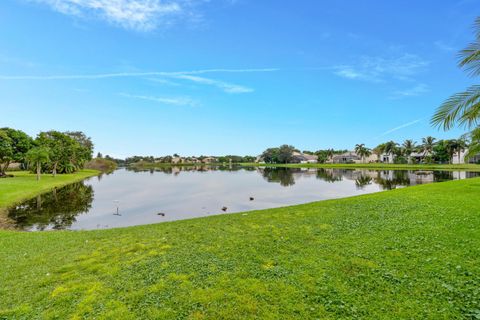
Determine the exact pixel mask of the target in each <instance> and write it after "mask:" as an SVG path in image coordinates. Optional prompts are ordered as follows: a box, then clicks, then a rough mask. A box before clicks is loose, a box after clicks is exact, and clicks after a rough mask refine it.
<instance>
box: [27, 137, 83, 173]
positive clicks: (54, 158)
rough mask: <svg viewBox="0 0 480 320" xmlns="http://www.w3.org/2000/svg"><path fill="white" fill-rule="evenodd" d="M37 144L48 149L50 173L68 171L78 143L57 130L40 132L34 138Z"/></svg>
mask: <svg viewBox="0 0 480 320" xmlns="http://www.w3.org/2000/svg"><path fill="white" fill-rule="evenodd" d="M36 142H37V144H38V145H40V146H43V147H45V149H46V150H48V151H49V155H48V156H49V159H50V160H49V161H50V162H51V168H50V169H51V171H52V175H53V176H54V177H55V176H56V175H57V172H58V171H60V172H63V173H66V172H69V168H70V166H71V165H73V162H74V161H75V157H76V150H77V149H78V148H79V144H78V143H77V142H76V141H75V140H74V139H73V138H71V137H70V136H68V135H66V134H64V133H61V132H58V131H54V130H51V131H47V132H41V133H40V134H39V135H38V137H37V140H36Z"/></svg>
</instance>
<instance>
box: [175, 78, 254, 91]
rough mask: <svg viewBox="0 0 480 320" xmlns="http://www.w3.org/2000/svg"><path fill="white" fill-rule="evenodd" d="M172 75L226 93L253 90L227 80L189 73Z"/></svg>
mask: <svg viewBox="0 0 480 320" xmlns="http://www.w3.org/2000/svg"><path fill="white" fill-rule="evenodd" d="M173 77H174V78H177V79H182V80H189V81H193V82H196V83H199V84H205V85H210V86H214V87H217V88H220V89H222V90H223V91H224V92H226V93H249V92H253V91H254V90H253V89H252V88H248V87H244V86H241V85H237V84H232V83H227V82H223V81H219V80H214V79H209V78H204V77H199V76H193V75H189V74H179V75H173Z"/></svg>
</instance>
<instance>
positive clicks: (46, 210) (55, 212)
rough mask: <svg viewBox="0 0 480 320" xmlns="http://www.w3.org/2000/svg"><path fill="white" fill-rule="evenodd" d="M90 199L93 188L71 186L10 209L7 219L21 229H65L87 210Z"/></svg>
mask: <svg viewBox="0 0 480 320" xmlns="http://www.w3.org/2000/svg"><path fill="white" fill-rule="evenodd" d="M93 195H94V192H93V188H92V186H89V185H85V184H84V183H83V182H79V183H74V184H71V185H68V186H65V187H63V188H61V189H54V190H53V191H52V192H50V193H46V194H43V195H39V196H37V197H35V198H33V199H31V200H29V201H27V202H24V203H23V204H21V205H19V206H16V207H13V208H11V209H10V210H9V214H8V216H9V218H11V219H12V220H14V221H15V222H16V225H17V227H19V228H21V229H30V228H32V227H34V228H35V229H36V230H45V229H56V230H60V229H66V228H68V227H69V226H71V225H72V224H73V223H74V222H75V221H76V217H77V216H78V215H79V214H82V213H86V212H88V210H90V208H91V207H92V202H93Z"/></svg>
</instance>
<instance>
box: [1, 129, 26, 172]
mask: <svg viewBox="0 0 480 320" xmlns="http://www.w3.org/2000/svg"><path fill="white" fill-rule="evenodd" d="M0 130H2V131H3V132H5V133H6V134H7V136H8V137H9V139H10V145H11V147H12V155H11V157H10V159H9V160H8V161H6V162H5V163H4V165H3V167H4V168H3V172H5V171H6V170H7V169H8V166H9V165H10V163H11V162H19V163H24V162H25V154H26V153H27V151H28V150H30V148H32V146H33V139H32V138H31V137H30V136H29V135H27V134H26V133H25V132H23V131H21V130H16V129H12V128H2V129H0Z"/></svg>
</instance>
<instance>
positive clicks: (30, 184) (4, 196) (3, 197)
mask: <svg viewBox="0 0 480 320" xmlns="http://www.w3.org/2000/svg"><path fill="white" fill-rule="evenodd" d="M9 174H12V175H14V177H13V178H4V179H0V210H2V209H5V208H7V207H10V206H13V205H15V204H18V203H20V202H22V201H25V200H28V199H30V198H33V197H35V196H36V195H39V194H42V193H45V192H48V191H50V190H52V189H53V188H58V187H62V186H65V185H67V184H70V183H74V182H78V181H82V180H85V179H86V178H89V177H93V176H96V175H98V174H100V171H97V170H81V171H79V172H76V173H72V174H59V175H57V176H56V177H55V178H54V177H52V175H50V174H44V175H42V177H41V179H40V181H36V175H35V174H32V173H30V172H27V171H12V172H9Z"/></svg>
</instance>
